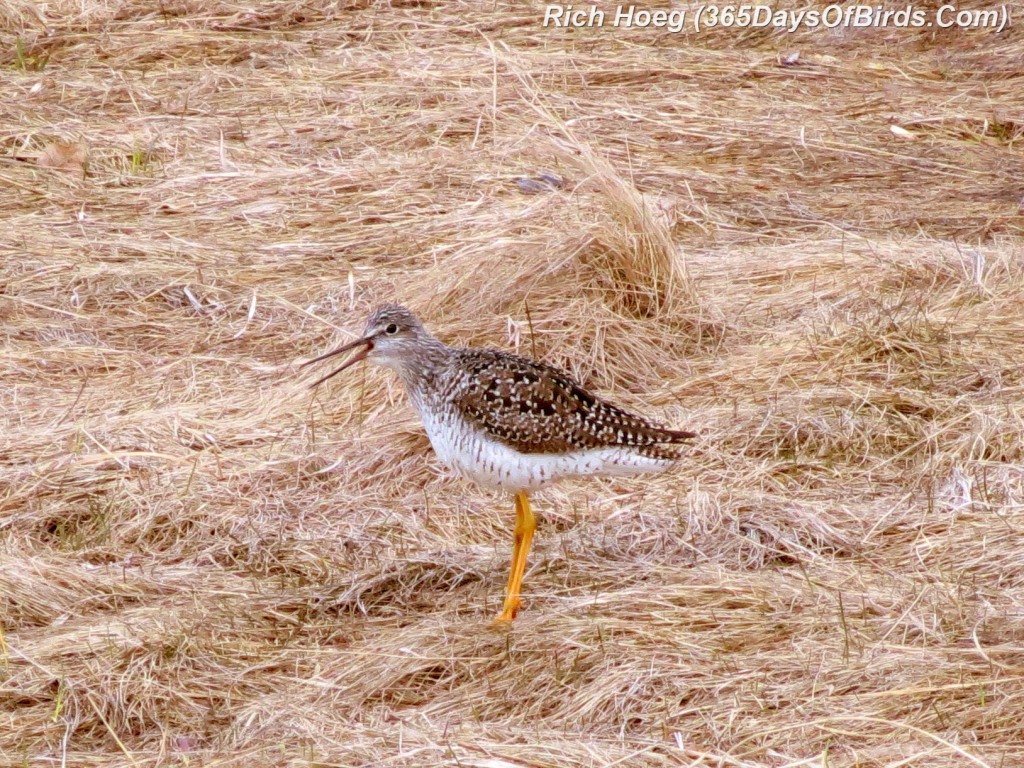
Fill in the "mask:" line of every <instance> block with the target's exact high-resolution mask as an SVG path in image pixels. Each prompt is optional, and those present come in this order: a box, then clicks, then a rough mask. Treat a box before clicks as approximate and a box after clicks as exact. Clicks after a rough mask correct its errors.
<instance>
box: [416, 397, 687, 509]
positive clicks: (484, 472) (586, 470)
mask: <svg viewBox="0 0 1024 768" xmlns="http://www.w3.org/2000/svg"><path fill="white" fill-rule="evenodd" d="M420 415H421V417H422V418H423V426H424V427H425V428H426V431H427V437H429V438H430V444H431V445H432V446H433V447H434V452H435V453H436V454H437V457H438V458H439V459H440V460H441V461H442V462H444V464H446V465H447V466H449V467H451V468H452V469H454V470H455V471H456V472H458V473H459V474H460V475H462V476H463V477H465V478H467V479H469V480H472V481H473V482H475V483H478V484H479V485H483V486H486V487H489V488H504V489H506V490H510V491H530V490H534V489H536V488H540V487H541V486H542V485H546V484H547V483H551V482H554V481H555V480H559V479H561V478H565V477H573V476H579V475H635V474H640V473H642V472H660V471H661V470H663V469H667V468H668V467H670V466H672V464H673V463H674V462H672V461H667V460H664V459H652V458H648V457H646V456H640V455H637V454H635V453H634V452H632V451H630V450H629V449H628V448H599V449H592V450H585V451H574V452H572V453H564V454H551V453H520V452H519V451H516V450H513V449H512V448H509V447H508V446H507V445H504V444H502V443H499V442H498V441H497V440H493V439H491V438H489V437H487V436H486V435H485V434H484V433H483V432H481V431H480V430H477V429H474V428H473V427H471V426H470V425H468V424H465V423H464V422H461V421H458V420H454V419H448V418H445V417H443V416H439V415H436V414H433V413H432V412H431V413H424V412H422V411H421V413H420Z"/></svg>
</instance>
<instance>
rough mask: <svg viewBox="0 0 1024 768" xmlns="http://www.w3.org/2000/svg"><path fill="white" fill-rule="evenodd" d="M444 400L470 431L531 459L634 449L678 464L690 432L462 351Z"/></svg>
mask: <svg viewBox="0 0 1024 768" xmlns="http://www.w3.org/2000/svg"><path fill="white" fill-rule="evenodd" d="M453 362H454V363H455V365H456V367H457V371H458V373H457V375H455V376H453V377H452V379H451V387H450V389H449V391H448V392H447V393H446V395H447V399H448V400H449V401H450V402H451V403H452V404H453V405H454V406H455V407H456V408H457V409H458V410H459V412H460V413H461V414H462V415H463V416H464V417H465V418H466V420H467V421H469V422H470V423H471V424H473V425H474V426H476V427H477V428H479V429H480V430H482V431H483V432H485V433H486V434H487V435H488V436H490V437H491V438H493V439H494V440H497V441H499V442H501V443H503V444H505V445H507V446H508V447H510V448H512V449H514V450H516V451H520V452H521V453H527V454H541V453H544V454H552V453H568V452H570V451H577V450H582V449H588V448H606V447H612V446H629V447H635V448H637V453H640V454H642V455H645V456H651V457H652V458H664V459H675V458H677V457H678V455H679V449H678V448H675V447H673V444H675V443H681V442H683V441H684V440H688V439H690V438H693V437H696V435H695V434H694V433H693V432H681V431H676V430H670V429H663V428H661V427H659V426H658V425H657V424H654V423H652V422H650V421H648V420H647V419H645V418H643V417H641V416H637V415H635V414H632V413H629V412H628V411H625V410H623V409H621V408H619V407H617V406H614V405H612V404H611V403H608V402H605V401H603V400H601V399H600V398H597V397H595V396H594V395H591V394H590V393H589V392H587V391H586V390H585V389H583V387H581V386H580V385H579V384H577V383H576V382H575V381H573V379H572V378H571V377H570V376H569V375H568V374H567V373H565V372H564V371H560V370H558V369H557V368H552V367H551V366H548V365H544V364H542V363H536V362H534V361H532V360H527V359H526V358H523V357H518V356H516V355H510V354H507V353H504V352H498V351H497V350H491V349H462V350H458V354H457V355H456V358H455V360H454V361H453Z"/></svg>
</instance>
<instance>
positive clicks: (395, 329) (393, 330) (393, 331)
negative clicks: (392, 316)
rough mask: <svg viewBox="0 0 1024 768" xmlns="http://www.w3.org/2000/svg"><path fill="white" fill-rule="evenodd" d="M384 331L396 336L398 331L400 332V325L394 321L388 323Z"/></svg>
mask: <svg viewBox="0 0 1024 768" xmlns="http://www.w3.org/2000/svg"><path fill="white" fill-rule="evenodd" d="M384 333H386V334H388V335H389V336H394V335H395V334H396V333H398V326H397V325H395V324H394V323H388V327H387V328H385V329H384Z"/></svg>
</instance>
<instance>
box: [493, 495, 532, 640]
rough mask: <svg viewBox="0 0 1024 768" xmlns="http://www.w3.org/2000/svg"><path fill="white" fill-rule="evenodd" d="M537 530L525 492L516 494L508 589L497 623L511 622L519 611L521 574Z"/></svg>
mask: <svg viewBox="0 0 1024 768" xmlns="http://www.w3.org/2000/svg"><path fill="white" fill-rule="evenodd" d="M536 529H537V518H535V517H534V516H533V510H532V509H531V508H530V497H529V496H527V495H526V492H525V491H519V492H517V493H516V530H515V539H514V541H513V545H512V570H511V571H510V572H509V575H508V587H507V588H506V590H505V604H504V606H503V607H502V609H501V615H499V616H498V621H512V619H514V618H515V617H516V611H518V610H519V590H520V589H521V588H522V586H523V574H525V573H526V556H527V555H528V554H529V553H530V542H532V541H533V532H534V531H535V530H536Z"/></svg>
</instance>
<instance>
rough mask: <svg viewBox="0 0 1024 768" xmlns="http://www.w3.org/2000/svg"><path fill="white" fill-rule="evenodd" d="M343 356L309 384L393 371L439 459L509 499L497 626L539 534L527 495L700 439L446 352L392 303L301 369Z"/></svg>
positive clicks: (622, 469)
mask: <svg viewBox="0 0 1024 768" xmlns="http://www.w3.org/2000/svg"><path fill="white" fill-rule="evenodd" d="M347 353H351V354H350V356H349V357H348V359H347V360H345V362H344V363H343V364H342V365H341V366H340V367H338V368H337V369H335V370H334V371H332V372H331V373H328V374H327V375H326V376H323V377H322V378H320V379H318V380H317V381H315V382H314V383H313V384H311V385H310V387H311V388H315V387H317V386H319V385H320V384H322V383H323V382H325V381H327V380H328V379H330V378H333V377H334V376H337V375H338V374H339V373H341V372H342V371H344V370H346V369H348V368H349V367H350V366H352V365H355V364H356V363H358V362H360V361H362V360H366V361H368V362H370V363H375V364H378V365H382V366H384V367H386V368H390V369H392V370H393V371H394V372H395V373H396V374H397V375H398V378H399V379H400V380H401V382H402V384H403V386H404V389H405V392H406V394H407V396H408V398H409V400H410V402H411V404H412V406H413V407H414V408H415V410H416V411H417V412H418V414H419V416H420V419H421V421H422V422H423V426H424V429H425V430H426V433H427V437H428V438H429V440H430V444H431V446H432V447H433V449H434V452H435V453H436V454H437V457H438V458H439V459H440V460H441V462H442V463H443V464H445V465H447V466H448V467H450V468H451V469H453V470H455V472H457V473H458V474H459V475H461V476H463V477H464V478H467V479H468V480H471V481H473V482H474V483H476V484H478V485H480V486H484V487H486V488H491V489H498V490H502V491H507V492H510V493H511V494H512V496H513V499H514V509H515V515H516V521H515V529H514V537H513V546H512V567H511V570H510V572H509V577H508V583H507V585H506V588H505V599H504V602H503V604H502V609H501V613H500V614H499V616H498V617H497V619H496V620H495V623H498V624H504V623H506V622H511V621H512V620H513V619H515V617H516V615H517V613H518V611H519V608H520V605H521V590H522V583H523V576H524V574H525V572H526V560H527V556H528V554H529V551H530V546H531V543H532V541H533V534H534V531H535V530H536V527H537V522H536V517H535V515H534V513H533V509H532V507H531V504H530V494H531V493H532V492H533V491H536V490H537V489H539V488H541V487H542V486H545V485H547V484H549V483H552V482H556V481H558V480H561V479H563V478H568V477H579V476H592V475H634V474H639V473H644V472H659V471H662V470H665V469H668V468H669V467H671V466H672V465H674V464H675V463H676V462H677V461H678V460H679V459H680V458H681V456H682V451H683V444H685V443H686V442H687V441H689V440H692V439H694V438H696V437H697V436H698V435H697V433H695V432H689V431H683V430H674V429H667V428H665V427H662V426H660V425H659V424H657V423H655V422H653V421H651V420H649V419H647V418H645V417H643V416H640V415H638V414H635V413H631V412H630V411H628V410H625V409H623V408H620V407H618V406H616V405H613V404H612V403H610V402H608V401H606V400H603V399H601V398H600V397H598V396H596V395H594V394H592V393H591V392H589V391H587V390H586V389H585V388H584V387H583V386H582V385H580V384H579V383H578V382H577V381H576V380H575V379H573V377H572V376H571V375H570V374H569V373H567V372H566V371H563V370H561V369H559V368H556V367H553V366H550V365H546V364H544V363H540V362H536V361H534V360H530V359H528V358H526V357H521V356H519V355H515V354H512V353H510V352H504V351H500V350H496V349H491V348H484V347H459V346H449V345H448V344H445V343H444V342H443V341H441V340H440V339H438V338H437V337H436V336H434V335H433V334H432V333H430V332H429V331H428V330H427V329H426V328H425V327H424V326H423V323H421V322H420V320H419V319H418V318H417V317H416V315H415V314H413V313H412V312H411V311H410V310H409V309H407V308H406V307H404V306H401V305H398V304H389V305H386V306H383V307H380V308H379V309H377V310H376V311H374V312H373V313H372V314H371V315H370V316H369V318H368V320H367V321H366V327H365V330H364V331H363V333H362V335H361V336H360V337H359V338H357V339H356V340H355V341H352V342H350V343H348V344H344V345H342V346H340V347H338V348H337V349H333V350H331V351H330V352H327V353H325V354H322V355H320V356H319V357H316V358H313V359H312V360H308V361H306V362H305V363H303V364H302V366H303V367H305V366H307V365H313V364H314V363H319V362H321V361H323V360H327V359H330V358H334V357H337V356H340V355H344V354H347Z"/></svg>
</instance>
